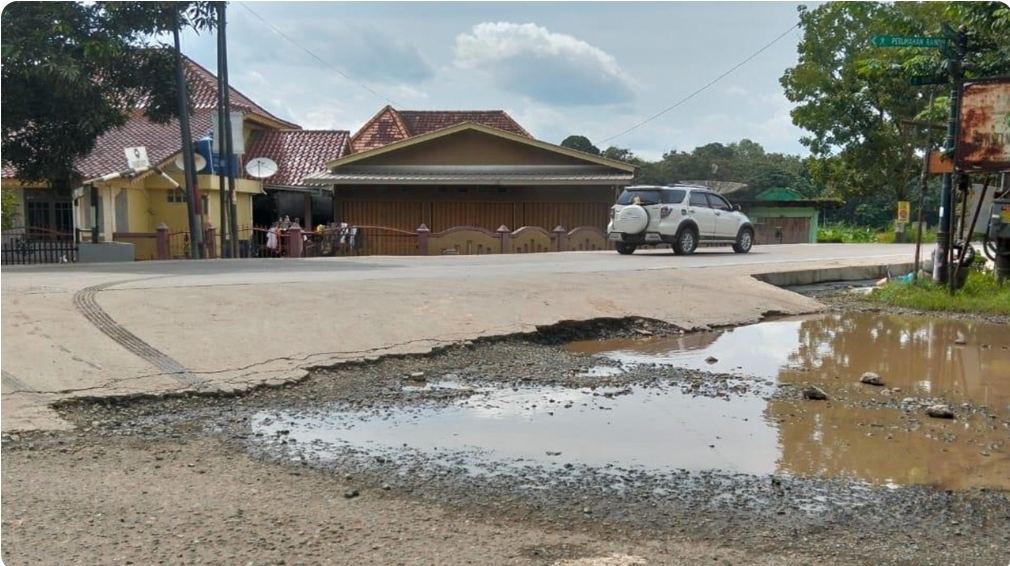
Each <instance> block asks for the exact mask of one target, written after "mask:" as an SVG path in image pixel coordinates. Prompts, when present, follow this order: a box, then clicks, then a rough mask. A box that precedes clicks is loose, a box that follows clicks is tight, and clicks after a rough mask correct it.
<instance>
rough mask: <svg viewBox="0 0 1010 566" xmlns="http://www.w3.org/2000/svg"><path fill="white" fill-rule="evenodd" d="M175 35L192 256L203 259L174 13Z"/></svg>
mask: <svg viewBox="0 0 1010 566" xmlns="http://www.w3.org/2000/svg"><path fill="white" fill-rule="evenodd" d="M172 24H173V25H172V35H173V37H174V39H175V80H176V82H177V83H178V93H179V130H180V133H181V137H182V163H183V167H182V168H183V173H182V174H183V178H184V179H185V181H184V182H183V186H184V187H185V191H186V212H187V213H188V214H189V257H190V258H192V259H197V258H199V259H204V257H205V255H206V248H204V246H203V226H202V222H201V221H200V202H199V201H198V200H197V199H198V195H197V192H196V170H195V164H194V163H193V135H192V133H191V132H190V129H189V96H188V94H187V92H188V89H187V85H186V73H185V72H184V71H183V66H182V48H181V47H180V42H179V12H178V10H176V9H175V8H173V11H172Z"/></svg>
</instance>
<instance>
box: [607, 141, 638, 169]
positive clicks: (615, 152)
mask: <svg viewBox="0 0 1010 566" xmlns="http://www.w3.org/2000/svg"><path fill="white" fill-rule="evenodd" d="M601 155H603V157H606V158H607V159H613V160H614V161H623V162H625V163H631V164H632V165H641V164H642V160H641V159H639V158H638V156H636V155H635V154H634V153H632V152H631V150H630V149H625V148H623V147H617V146H613V145H612V146H610V147H608V148H607V149H605V150H603V153H602V154H601Z"/></svg>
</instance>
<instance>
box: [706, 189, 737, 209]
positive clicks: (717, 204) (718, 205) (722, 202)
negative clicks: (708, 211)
mask: <svg viewBox="0 0 1010 566" xmlns="http://www.w3.org/2000/svg"><path fill="white" fill-rule="evenodd" d="M708 202H709V204H710V205H711V206H712V208H714V209H716V210H733V207H732V206H731V205H730V204H729V201H728V200H726V199H724V198H722V197H721V196H719V195H717V194H715V193H708Z"/></svg>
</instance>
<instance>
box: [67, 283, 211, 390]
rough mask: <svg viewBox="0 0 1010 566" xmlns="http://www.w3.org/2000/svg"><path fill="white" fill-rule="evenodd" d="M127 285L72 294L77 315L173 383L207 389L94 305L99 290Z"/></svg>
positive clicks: (178, 364) (183, 368)
mask: <svg viewBox="0 0 1010 566" xmlns="http://www.w3.org/2000/svg"><path fill="white" fill-rule="evenodd" d="M126 282H127V281H112V282H109V283H102V284H101V285H92V286H91V287H86V288H84V289H81V290H80V291H78V292H77V293H75V294H74V307H76V308H77V311H78V312H80V313H81V314H82V315H83V316H84V318H86V319H88V322H90V323H91V324H93V325H94V326H95V328H97V329H98V330H100V331H101V332H102V334H105V335H106V336H108V337H109V338H111V339H112V340H113V341H114V342H116V343H117V344H119V345H120V346H122V347H124V348H126V349H127V350H129V351H130V352H132V353H133V354H134V355H136V356H137V357H139V358H141V359H142V360H144V361H147V362H149V363H150V364H151V365H153V366H154V367H156V368H158V369H159V370H161V371H163V372H165V373H167V374H169V375H171V376H172V377H173V378H174V379H175V380H177V381H179V382H180V383H182V384H183V385H188V386H191V387H201V388H202V387H206V386H207V380H205V379H203V378H200V377H197V376H196V375H193V373H191V372H190V371H189V370H188V369H186V367H185V366H183V365H182V364H181V363H179V362H178V361H176V360H175V359H173V358H171V357H169V356H168V355H166V354H165V353H163V352H161V351H160V350H158V349H157V348H155V347H154V346H151V345H150V344H148V343H147V342H144V341H143V340H141V339H140V337H138V336H137V335H136V334H133V333H132V332H130V331H129V330H127V329H126V328H124V327H123V326H121V325H120V324H119V323H117V322H116V321H115V320H113V319H112V317H110V316H109V314H108V313H107V312H105V310H103V309H102V307H100V306H99V305H98V303H97V302H95V295H96V294H98V292H99V291H104V290H105V289H107V288H109V287H112V286H114V285H119V284H121V283H126Z"/></svg>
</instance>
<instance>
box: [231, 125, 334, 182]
mask: <svg viewBox="0 0 1010 566" xmlns="http://www.w3.org/2000/svg"><path fill="white" fill-rule="evenodd" d="M350 136H351V133H350V132H348V131H344V130H257V131H255V132H253V133H252V135H251V136H250V137H251V139H250V141H249V144H248V145H247V146H246V153H245V156H244V157H243V158H244V159H245V160H246V161H247V162H248V161H249V160H250V159H253V158H256V157H268V158H270V159H272V160H274V162H276V163H277V165H278V170H277V173H275V174H274V175H272V176H270V177H268V178H266V179H263V183H264V184H267V185H286V186H297V185H301V184H302V178H303V177H305V176H306V175H309V174H311V173H316V172H318V171H322V170H324V169H326V164H327V163H328V162H330V161H333V160H334V159H338V158H340V157H343V156H344V155H346V154H347V152H348V149H349V147H350V145H349V143H348V142H349V140H350ZM245 177H246V178H251V177H249V176H248V175H245Z"/></svg>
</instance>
